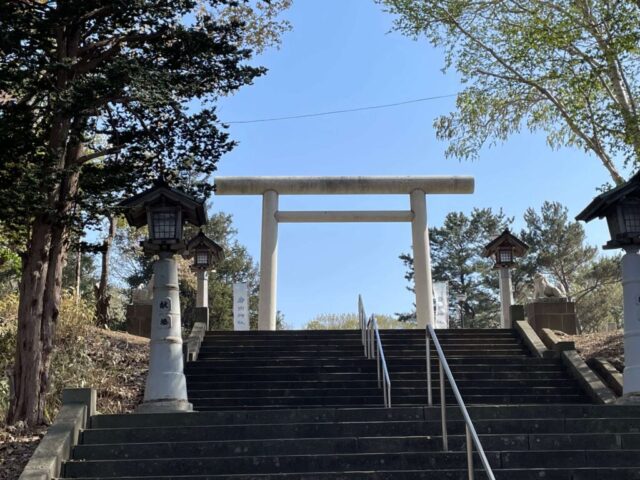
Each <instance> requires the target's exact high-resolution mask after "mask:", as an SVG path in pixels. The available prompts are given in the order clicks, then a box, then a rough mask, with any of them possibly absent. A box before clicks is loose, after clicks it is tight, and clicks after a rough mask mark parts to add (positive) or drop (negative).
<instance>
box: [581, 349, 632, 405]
mask: <svg viewBox="0 0 640 480" xmlns="http://www.w3.org/2000/svg"><path fill="white" fill-rule="evenodd" d="M587 365H589V367H591V368H592V369H593V370H594V371H595V372H596V373H597V374H598V375H600V378H602V379H603V380H604V382H605V383H606V385H607V386H608V387H609V388H610V389H611V390H613V393H615V394H616V395H617V396H619V397H621V396H622V392H623V385H624V384H623V380H622V374H621V373H620V372H619V371H618V369H617V368H616V367H614V366H613V365H611V363H610V362H609V361H608V360H607V359H606V358H600V357H598V358H591V359H589V361H587Z"/></svg>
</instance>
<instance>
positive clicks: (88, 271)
mask: <svg viewBox="0 0 640 480" xmlns="http://www.w3.org/2000/svg"><path fill="white" fill-rule="evenodd" d="M77 255H78V254H77V252H75V251H72V252H70V254H69V256H68V257H67V263H66V265H65V266H64V269H63V270H62V288H64V289H66V290H72V289H75V286H76V265H77V262H78V256H77ZM97 281H98V277H97V276H96V265H95V260H94V256H93V255H91V254H88V253H82V256H81V258H80V296H82V297H83V298H84V299H86V300H87V302H88V303H91V302H92V301H93V300H94V293H93V286H94V285H95V284H96V283H97Z"/></svg>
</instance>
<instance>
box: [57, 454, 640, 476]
mask: <svg viewBox="0 0 640 480" xmlns="http://www.w3.org/2000/svg"><path fill="white" fill-rule="evenodd" d="M487 459H488V460H489V463H490V465H492V466H494V467H495V468H506V469H509V468H520V469H523V468H545V467H551V468H554V467H555V468H562V467H565V466H566V465H571V467H572V468H579V467H614V466H615V467H636V468H640V451H638V450H589V451H587V450H563V451H557V450H541V451H530V450H527V451H508V452H487ZM475 461H476V462H477V461H478V459H477V455H476V459H475ZM465 463H466V453H464V452H402V453H396V454H391V455H390V454H385V453H382V454H381V453H367V454H361V453H356V454H348V453H342V454H334V455H278V456H247V457H237V456H234V457H217V458H211V457H205V458H197V459H192V458H170V459H165V458H155V459H148V460H142V459H134V460H122V459H121V460H102V461H69V462H67V463H66V464H65V465H64V473H65V476H72V477H78V476H103V477H117V476H121V475H132V474H135V475H138V476H156V475H165V474H167V473H171V472H180V473H181V474H182V475H198V474H207V473H209V472H216V474H229V475H230V474H242V473H245V474H248V473H252V472H256V471H259V472H261V473H286V472H290V473H297V472H321V471H340V470H345V471H353V470H356V471H357V470H376V469H385V470H393V469H397V470H407V469H408V470H416V469H423V470H433V469H436V470H437V469H443V468H452V467H454V468H455V467H459V466H461V465H464V464H465Z"/></svg>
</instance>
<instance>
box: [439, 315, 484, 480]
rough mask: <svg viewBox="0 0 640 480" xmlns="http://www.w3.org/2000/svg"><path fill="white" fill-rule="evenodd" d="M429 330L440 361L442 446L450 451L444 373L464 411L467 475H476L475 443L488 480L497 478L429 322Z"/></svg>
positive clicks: (470, 477)
mask: <svg viewBox="0 0 640 480" xmlns="http://www.w3.org/2000/svg"><path fill="white" fill-rule="evenodd" d="M427 330H428V332H429V337H430V339H431V340H432V341H433V346H434V347H435V349H436V352H437V354H438V359H439V361H440V365H439V367H440V368H439V373H440V409H441V412H442V447H443V450H444V451H445V452H446V451H449V442H448V437H447V413H446V395H445V389H444V374H446V375H447V378H448V379H449V384H450V385H451V391H452V393H453V396H454V398H455V400H456V402H457V403H458V407H460V412H461V413H462V418H463V420H464V422H465V437H466V443H467V445H466V447H467V448H466V450H467V452H466V453H467V475H468V478H469V480H473V477H474V468H473V445H475V448H476V451H477V452H478V457H479V458H480V462H481V463H482V467H483V468H484V471H485V473H486V475H487V479H488V480H495V476H494V474H493V470H492V469H491V465H490V464H489V460H488V459H487V455H486V454H485V451H484V448H482V442H480V438H479V437H478V432H476V429H475V427H474V426H473V421H472V420H471V416H470V415H469V411H468V410H467V407H466V406H465V404H464V401H463V400H462V395H461V394H460V390H459V389H458V385H457V383H456V380H455V378H453V373H452V372H451V368H450V367H449V362H447V358H446V357H445V355H444V351H443V350H442V345H440V341H439V340H438V336H437V335H436V332H435V331H434V329H433V327H432V326H431V325H430V324H427Z"/></svg>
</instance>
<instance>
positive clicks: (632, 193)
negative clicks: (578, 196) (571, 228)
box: [576, 172, 640, 222]
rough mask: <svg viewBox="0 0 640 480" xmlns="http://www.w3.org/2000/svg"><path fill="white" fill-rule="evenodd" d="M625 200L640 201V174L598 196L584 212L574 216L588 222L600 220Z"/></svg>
mask: <svg viewBox="0 0 640 480" xmlns="http://www.w3.org/2000/svg"><path fill="white" fill-rule="evenodd" d="M627 198H633V199H639V200H640V172H638V173H636V174H635V175H634V176H633V177H631V178H630V179H629V180H628V181H627V182H625V183H623V184H622V185H618V186H617V187H615V188H613V189H611V190H609V191H608V192H604V193H601V194H600V195H598V196H597V197H596V198H594V199H593V200H592V201H591V203H590V204H589V205H587V207H586V208H585V209H584V210H582V211H581V212H580V213H579V214H578V215H576V220H582V221H583V222H589V221H591V220H593V219H594V218H596V217H598V218H602V217H604V216H606V215H607V213H609V212H610V211H611V208H613V207H615V206H616V205H617V204H619V203H620V202H622V201H624V200H626V199H627Z"/></svg>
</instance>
